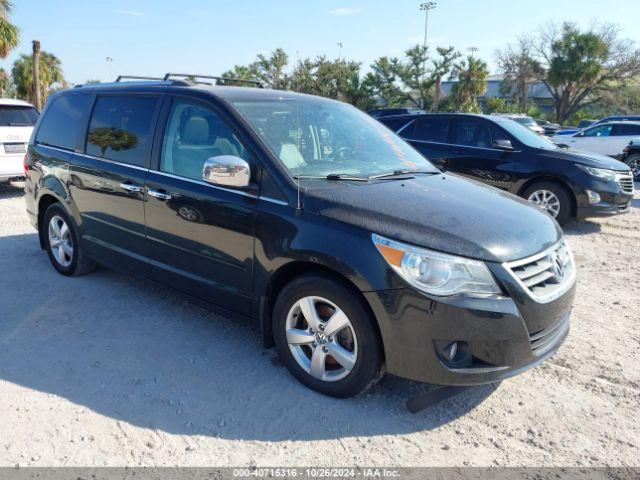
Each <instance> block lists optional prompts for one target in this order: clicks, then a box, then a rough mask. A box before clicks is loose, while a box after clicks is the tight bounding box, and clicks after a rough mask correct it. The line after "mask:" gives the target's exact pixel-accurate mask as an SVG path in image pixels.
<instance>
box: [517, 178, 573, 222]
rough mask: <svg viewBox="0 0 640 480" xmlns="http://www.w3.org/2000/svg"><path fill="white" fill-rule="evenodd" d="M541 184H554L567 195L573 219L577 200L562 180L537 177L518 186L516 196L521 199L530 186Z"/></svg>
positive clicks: (567, 184) (566, 183)
mask: <svg viewBox="0 0 640 480" xmlns="http://www.w3.org/2000/svg"><path fill="white" fill-rule="evenodd" d="M541 182H551V183H555V184H556V185H558V186H559V187H561V188H562V189H563V190H564V191H565V192H567V193H568V194H569V198H570V199H571V216H572V217H575V216H576V213H577V209H578V199H577V198H576V194H575V192H574V191H573V189H572V188H571V187H570V186H569V183H568V182H566V181H565V180H563V179H562V178H558V177H555V176H553V175H540V176H537V177H533V178H530V179H529V180H527V181H526V182H525V183H523V184H522V185H521V186H520V189H519V190H518V196H519V197H523V195H524V192H526V191H527V189H528V188H529V187H530V186H532V185H535V184H536V183H541ZM523 198H524V197H523Z"/></svg>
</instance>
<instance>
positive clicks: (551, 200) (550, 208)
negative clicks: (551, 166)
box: [522, 182, 572, 225]
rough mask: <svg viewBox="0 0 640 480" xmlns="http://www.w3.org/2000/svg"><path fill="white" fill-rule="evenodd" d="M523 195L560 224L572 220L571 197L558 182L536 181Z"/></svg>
mask: <svg viewBox="0 0 640 480" xmlns="http://www.w3.org/2000/svg"><path fill="white" fill-rule="evenodd" d="M522 196H523V197H524V198H526V199H527V200H529V201H530V202H531V203H533V204H534V205H536V206H538V207H540V208H541V209H543V210H544V211H545V212H547V213H548V214H549V215H551V216H552V217H553V218H555V219H556V221H557V222H558V223H559V224H560V225H563V224H565V223H567V222H568V221H569V220H571V214H572V211H571V210H572V203H571V197H570V196H569V194H568V193H567V191H566V190H565V189H564V188H563V187H561V186H560V185H558V184H557V183H553V182H538V183H534V184H533V185H531V186H530V187H528V188H527V189H526V190H525V191H524V194H523V195H522Z"/></svg>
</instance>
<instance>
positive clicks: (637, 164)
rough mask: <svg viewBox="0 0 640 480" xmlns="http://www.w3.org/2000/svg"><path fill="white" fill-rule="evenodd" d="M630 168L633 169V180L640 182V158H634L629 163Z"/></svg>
mask: <svg viewBox="0 0 640 480" xmlns="http://www.w3.org/2000/svg"><path fill="white" fill-rule="evenodd" d="M629 168H630V169H631V175H633V179H634V180H636V181H638V180H640V157H635V158H632V159H631V160H630V161H629Z"/></svg>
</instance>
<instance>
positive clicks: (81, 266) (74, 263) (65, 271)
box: [40, 203, 96, 277]
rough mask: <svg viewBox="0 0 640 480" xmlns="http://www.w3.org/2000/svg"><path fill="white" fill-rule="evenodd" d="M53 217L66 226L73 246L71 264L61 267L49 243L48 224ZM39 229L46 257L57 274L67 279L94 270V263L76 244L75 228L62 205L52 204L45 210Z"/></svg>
mask: <svg viewBox="0 0 640 480" xmlns="http://www.w3.org/2000/svg"><path fill="white" fill-rule="evenodd" d="M54 216H58V217H60V218H62V219H63V220H64V222H65V223H66V224H67V226H68V228H69V231H70V233H69V238H70V240H71V244H72V246H73V256H72V257H71V262H70V263H69V265H66V266H65V265H61V264H60V263H59V262H58V260H57V259H56V257H55V255H54V254H53V250H52V248H51V244H50V241H49V233H48V231H49V224H50V222H51V219H52V218H53V217H54ZM40 228H41V229H42V232H41V234H42V238H43V239H44V247H45V250H46V251H47V255H48V256H49V260H50V261H51V264H52V265H53V268H55V269H56V270H57V271H58V273H61V274H62V275H66V276H69V277H79V276H81V275H85V274H87V273H90V272H92V271H93V270H95V268H96V264H95V262H94V261H93V260H91V259H90V258H88V257H87V256H86V255H84V254H83V252H82V250H81V248H80V245H79V242H78V233H77V229H76V226H75V224H74V223H73V221H72V220H71V217H70V216H69V215H68V214H67V212H66V211H65V209H64V208H63V207H62V205H60V204H59V203H54V204H52V205H50V206H49V208H47V210H46V212H45V214H44V219H43V221H42V225H40Z"/></svg>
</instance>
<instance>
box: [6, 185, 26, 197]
mask: <svg viewBox="0 0 640 480" xmlns="http://www.w3.org/2000/svg"><path fill="white" fill-rule="evenodd" d="M23 195H24V183H22V182H15V183H12V182H9V183H0V199H3V198H15V197H22V196H23Z"/></svg>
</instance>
